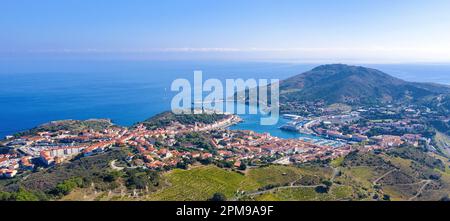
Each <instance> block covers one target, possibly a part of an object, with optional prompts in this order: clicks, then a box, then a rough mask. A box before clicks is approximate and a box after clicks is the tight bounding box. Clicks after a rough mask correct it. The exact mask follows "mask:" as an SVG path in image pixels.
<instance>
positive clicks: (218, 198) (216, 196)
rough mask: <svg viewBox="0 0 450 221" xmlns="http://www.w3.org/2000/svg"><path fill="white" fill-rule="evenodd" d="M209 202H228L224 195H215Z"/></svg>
mask: <svg viewBox="0 0 450 221" xmlns="http://www.w3.org/2000/svg"><path fill="white" fill-rule="evenodd" d="M208 201H227V198H226V197H225V195H224V194H223V193H214V195H213V196H212V197H211V198H209V199H208Z"/></svg>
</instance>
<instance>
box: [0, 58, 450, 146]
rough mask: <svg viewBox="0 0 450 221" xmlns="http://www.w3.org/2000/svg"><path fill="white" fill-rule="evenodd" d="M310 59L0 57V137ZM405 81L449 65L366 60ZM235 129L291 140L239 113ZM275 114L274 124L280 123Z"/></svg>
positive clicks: (119, 120)
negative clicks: (193, 83) (198, 77)
mask: <svg viewBox="0 0 450 221" xmlns="http://www.w3.org/2000/svg"><path fill="white" fill-rule="evenodd" d="M315 66H317V65H316V64H290V63H261V62H246V63H244V62H168V61H159V62H150V61H62V60H61V61H42V60H41V61H39V60H35V61H8V60H2V61H0V137H3V136H5V135H9V134H13V133H16V132H19V131H23V130H26V129H30V128H33V127H35V126H37V125H39V124H42V123H46V122H49V121H52V120H61V119H90V118H109V119H112V120H113V122H114V123H116V124H119V125H124V126H127V125H132V124H133V123H135V122H138V121H142V120H145V119H147V118H149V117H151V116H153V115H155V114H157V113H160V112H162V111H166V110H169V109H170V101H171V99H172V97H173V95H174V94H175V93H174V92H171V91H170V85H171V83H172V81H173V80H175V79H177V78H186V79H189V80H192V78H193V71H194V70H202V71H203V77H204V79H206V78H217V79H220V80H224V79H227V78H233V79H234V78H243V79H248V78H266V79H285V78H288V77H290V76H293V75H296V74H300V73H302V72H304V71H307V70H310V69H311V68H313V67H315ZM366 66H369V67H374V68H378V69H380V70H382V71H385V72H387V73H389V74H392V75H394V76H397V77H400V78H403V79H405V80H410V81H426V82H436V83H444V84H450V65H366ZM242 117H243V118H244V120H245V121H244V123H242V124H239V125H237V126H234V127H233V128H235V129H250V130H255V131H258V132H269V133H271V134H272V135H275V136H279V137H284V138H294V137H297V136H298V134H295V133H290V132H285V131H281V130H279V129H278V128H277V126H259V116H254V115H244V116H242ZM284 121H285V120H284V119H281V120H280V122H279V125H281V124H282V123H284Z"/></svg>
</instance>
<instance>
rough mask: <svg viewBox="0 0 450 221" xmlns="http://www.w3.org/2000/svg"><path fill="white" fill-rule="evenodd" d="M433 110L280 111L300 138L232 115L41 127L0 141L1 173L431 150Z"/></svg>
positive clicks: (243, 163)
mask: <svg viewBox="0 0 450 221" xmlns="http://www.w3.org/2000/svg"><path fill="white" fill-rule="evenodd" d="M383 115H388V116H387V117H385V116H383ZM435 115H436V113H433V112H431V111H429V110H420V109H413V108H412V107H394V106H388V107H372V108H367V109H364V108H359V109H357V110H353V111H352V110H348V111H346V112H342V111H340V114H323V113H322V115H320V116H316V117H314V116H307V117H303V116H299V115H293V114H285V115H284V116H283V117H285V118H288V119H290V120H291V122H289V123H288V124H286V125H284V126H282V127H281V128H280V129H284V130H294V131H298V132H299V133H302V134H305V135H307V136H304V137H303V136H302V137H301V138H299V139H281V138H278V137H274V136H271V135H270V134H268V133H255V132H253V131H238V130H229V129H227V127H228V126H230V125H233V124H236V123H238V122H240V121H241V119H240V118H239V117H238V116H236V115H232V114H224V117H223V118H222V119H219V120H217V121H214V122H209V123H202V122H194V123H193V124H182V123H180V122H176V121H173V122H170V123H169V124H168V125H166V126H163V127H158V128H148V127H147V126H146V125H145V124H137V125H135V126H134V127H130V128H126V127H119V126H115V125H111V126H108V127H105V128H102V129H101V130H94V129H86V130H82V131H71V130H52V131H39V132H36V133H32V134H26V135H23V136H9V137H7V139H5V140H3V141H2V142H1V145H3V146H5V147H8V148H10V149H11V150H14V151H10V152H8V153H4V154H1V155H0V177H3V178H12V177H14V176H16V175H17V174H20V173H22V172H24V171H32V170H34V169H36V168H38V167H50V166H53V165H57V164H61V163H64V162H65V161H67V160H71V159H73V158H76V157H89V156H92V155H95V154H99V153H102V152H105V151H108V150H110V149H114V148H120V147H127V148H129V149H130V150H131V151H130V153H129V156H128V158H127V162H128V164H127V165H126V166H128V167H141V168H146V169H151V170H170V169H172V168H176V167H179V168H188V166H189V165H191V164H193V163H194V162H206V163H215V164H217V165H219V166H222V167H229V168H236V169H245V168H246V167H247V166H258V165H265V164H270V163H274V164H293V163H306V162H310V161H323V160H327V159H335V158H337V157H341V156H345V155H347V154H348V153H350V152H352V151H354V150H360V151H370V150H378V149H388V148H393V147H399V146H401V145H404V144H408V145H412V146H419V145H424V146H427V147H429V148H432V145H430V143H431V139H430V138H429V136H428V135H427V132H428V131H427V128H426V127H425V126H424V125H425V124H424V123H423V122H422V121H421V119H422V120H423V118H424V117H431V116H435ZM60 123H61V122H55V124H60ZM112 166H115V165H112Z"/></svg>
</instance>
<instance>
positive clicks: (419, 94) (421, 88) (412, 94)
mask: <svg viewBox="0 0 450 221" xmlns="http://www.w3.org/2000/svg"><path fill="white" fill-rule="evenodd" d="M280 94H281V98H280V99H281V102H283V101H315V100H323V101H325V102H326V103H328V104H332V103H348V104H380V103H391V102H416V101H421V100H424V99H432V98H433V97H436V96H439V95H442V94H444V95H448V94H450V87H449V86H446V85H439V84H434V83H415V82H407V81H404V80H401V79H398V78H395V77H392V76H390V75H388V74H386V73H383V72H381V71H379V70H375V69H371V68H365V67H359V66H349V65H344V64H331V65H322V66H319V67H316V68H314V69H312V70H311V71H308V72H306V73H303V74H300V75H297V76H294V77H291V78H289V79H286V80H283V81H281V82H280Z"/></svg>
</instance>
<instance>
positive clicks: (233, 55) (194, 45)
mask: <svg viewBox="0 0 450 221" xmlns="http://www.w3.org/2000/svg"><path fill="white" fill-rule="evenodd" d="M0 56H1V57H3V58H4V57H27V56H28V57H30V56H31V57H32V56H39V57H52V56H54V57H63V56H67V57H70V56H73V57H105V58H106V57H120V58H129V59H169V60H170V59H188V58H191V59H233V60H299V61H315V60H320V61H321V60H324V61H325V60H326V61H347V60H357V61H359V60H360V61H369V62H446V61H448V62H450V1H448V0H426V1H425V0H339V1H338V0H272V1H269V0H239V1H238V0H120V1H119V0H95V1H94V0H38V1H37V0H2V1H1V3H0Z"/></svg>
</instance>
